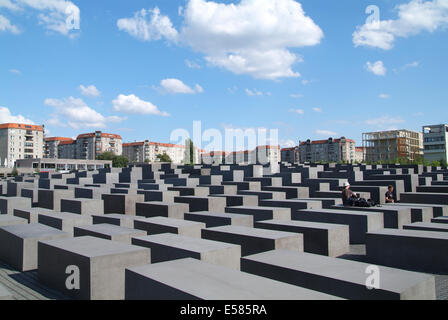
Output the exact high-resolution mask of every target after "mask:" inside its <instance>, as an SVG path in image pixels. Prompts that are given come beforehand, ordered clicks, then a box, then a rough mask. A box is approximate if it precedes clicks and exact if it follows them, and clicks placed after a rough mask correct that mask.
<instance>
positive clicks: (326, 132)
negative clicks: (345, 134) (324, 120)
mask: <svg viewBox="0 0 448 320" xmlns="http://www.w3.org/2000/svg"><path fill="white" fill-rule="evenodd" d="M316 133H317V134H318V135H320V136H327V137H328V136H337V135H338V134H337V133H336V132H333V131H329V130H316Z"/></svg>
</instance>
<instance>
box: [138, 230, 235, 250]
mask: <svg viewBox="0 0 448 320" xmlns="http://www.w3.org/2000/svg"><path fill="white" fill-rule="evenodd" d="M133 239H137V240H139V241H143V242H148V243H156V244H160V245H164V246H168V247H175V248H179V249H183V250H188V251H193V252H209V251H215V250H222V249H228V248H235V247H239V245H235V244H231V243H224V242H220V241H212V240H206V239H199V238H192V237H185V236H181V235H177V234H173V233H162V234H157V235H151V236H143V237H133Z"/></svg>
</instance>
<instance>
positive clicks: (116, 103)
mask: <svg viewBox="0 0 448 320" xmlns="http://www.w3.org/2000/svg"><path fill="white" fill-rule="evenodd" d="M112 105H113V107H114V110H115V111H118V112H123V113H128V114H142V115H156V116H163V117H169V116H170V115H169V114H168V113H166V112H161V111H160V110H159V108H157V107H156V106H155V105H153V104H152V103H151V102H148V101H144V100H141V99H140V98H139V97H137V96H135V95H133V94H131V95H129V96H126V95H123V94H120V95H119V96H118V97H117V99H115V100H113V101H112Z"/></svg>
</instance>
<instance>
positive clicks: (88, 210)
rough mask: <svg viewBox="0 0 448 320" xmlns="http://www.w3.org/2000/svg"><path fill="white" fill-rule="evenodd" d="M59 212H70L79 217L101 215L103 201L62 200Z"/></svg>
mask: <svg viewBox="0 0 448 320" xmlns="http://www.w3.org/2000/svg"><path fill="white" fill-rule="evenodd" d="M61 212H70V213H76V214H81V215H93V214H103V213H104V201H103V200H100V199H82V200H81V199H73V200H67V199H62V200H61Z"/></svg>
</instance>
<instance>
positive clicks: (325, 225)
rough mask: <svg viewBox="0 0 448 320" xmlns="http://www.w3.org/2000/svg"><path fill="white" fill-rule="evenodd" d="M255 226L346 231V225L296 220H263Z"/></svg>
mask: <svg viewBox="0 0 448 320" xmlns="http://www.w3.org/2000/svg"><path fill="white" fill-rule="evenodd" d="M257 224H272V225H278V226H288V227H300V228H309V229H322V230H334V229H346V230H347V231H348V225H346V224H332V223H321V222H308V221H298V220H292V221H284V220H264V221H259V222H257Z"/></svg>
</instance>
